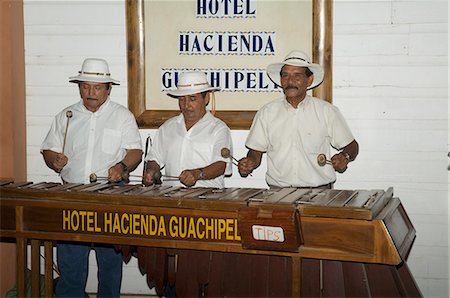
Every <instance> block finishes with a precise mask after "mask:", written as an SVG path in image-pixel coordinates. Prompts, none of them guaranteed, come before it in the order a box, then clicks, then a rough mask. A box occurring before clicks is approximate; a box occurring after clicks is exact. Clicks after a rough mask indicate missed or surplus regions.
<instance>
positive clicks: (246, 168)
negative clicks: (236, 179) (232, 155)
mask: <svg viewBox="0 0 450 298" xmlns="http://www.w3.org/2000/svg"><path fill="white" fill-rule="evenodd" d="M263 154H264V152H261V151H257V150H253V149H249V150H248V152H247V157H244V158H241V159H240V160H239V163H238V170H239V174H240V175H241V176H242V177H247V176H248V175H250V173H251V172H253V170H254V169H256V168H258V167H259V166H260V165H261V159H262V155H263Z"/></svg>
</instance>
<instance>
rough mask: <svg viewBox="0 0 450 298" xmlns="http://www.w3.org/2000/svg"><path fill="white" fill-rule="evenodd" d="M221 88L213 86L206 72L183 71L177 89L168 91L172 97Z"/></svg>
mask: <svg viewBox="0 0 450 298" xmlns="http://www.w3.org/2000/svg"><path fill="white" fill-rule="evenodd" d="M219 90H220V88H218V87H212V86H211V85H210V84H209V83H208V80H207V79H206V74H205V73H204V72H202V71H189V72H183V73H181V75H180V79H179V80H178V83H177V89H176V90H171V91H167V94H168V95H169V96H171V97H179V96H185V95H192V94H196V93H201V92H204V91H219Z"/></svg>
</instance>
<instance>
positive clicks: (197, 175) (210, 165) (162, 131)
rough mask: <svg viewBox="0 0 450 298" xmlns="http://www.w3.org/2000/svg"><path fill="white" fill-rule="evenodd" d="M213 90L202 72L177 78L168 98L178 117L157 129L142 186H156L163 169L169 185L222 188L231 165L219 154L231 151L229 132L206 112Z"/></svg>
mask: <svg viewBox="0 0 450 298" xmlns="http://www.w3.org/2000/svg"><path fill="white" fill-rule="evenodd" d="M216 90H219V88H215V87H212V86H210V85H209V83H208V81H207V79H206V75H205V73H204V72H200V71H192V72H184V73H182V74H181V75H180V80H179V82H178V84H177V89H176V90H173V91H171V92H168V95H169V96H171V97H175V98H177V99H178V106H179V108H180V111H181V114H180V115H178V116H175V117H173V118H171V119H169V120H167V121H166V122H165V123H164V124H163V125H161V127H160V128H159V129H158V131H157V133H156V136H155V138H154V141H153V146H152V147H151V150H150V151H149V153H148V154H147V156H146V158H145V160H146V161H147V165H146V170H145V173H144V184H146V185H152V184H153V183H155V180H157V179H155V174H156V175H157V174H158V173H159V172H160V170H161V168H162V167H165V174H166V177H168V180H169V179H172V180H173V178H174V177H175V179H176V180H177V181H176V183H172V184H177V185H180V183H179V182H181V183H182V184H183V185H185V186H188V187H189V186H196V187H214V188H223V187H224V181H223V178H224V174H229V173H231V161H230V159H229V158H224V157H222V155H221V150H222V149H223V148H231V134H230V129H229V128H228V126H227V125H226V124H225V123H224V122H223V121H222V120H220V119H218V118H216V117H214V116H213V115H212V114H211V113H210V112H209V111H207V110H206V106H207V105H208V103H209V101H210V94H211V93H212V92H213V91H216ZM163 177H164V176H163ZM178 179H179V182H178Z"/></svg>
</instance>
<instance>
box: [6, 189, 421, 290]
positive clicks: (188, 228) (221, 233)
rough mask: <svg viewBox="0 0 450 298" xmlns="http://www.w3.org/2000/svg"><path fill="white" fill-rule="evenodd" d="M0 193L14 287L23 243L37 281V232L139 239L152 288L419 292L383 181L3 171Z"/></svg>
mask: <svg viewBox="0 0 450 298" xmlns="http://www.w3.org/2000/svg"><path fill="white" fill-rule="evenodd" d="M0 197H1V230H0V231H1V236H2V237H12V238H15V239H16V242H17V255H18V291H19V292H18V293H19V295H20V294H23V293H24V292H23V291H24V287H25V282H24V274H25V273H24V272H25V269H26V268H25V266H26V258H27V256H26V245H27V243H28V241H29V240H31V244H32V256H31V259H32V272H33V276H34V279H33V280H36V279H37V278H38V276H39V271H38V270H39V263H38V262H39V261H38V260H39V251H38V249H39V248H38V247H39V243H40V241H44V246H45V251H46V255H47V254H49V255H47V256H46V260H51V259H52V256H51V251H52V241H55V240H63V241H68V240H70V241H81V242H96V243H111V244H115V245H119V246H121V247H122V248H124V250H126V251H127V250H128V246H129V245H132V246H136V247H138V249H137V250H138V256H139V265H140V269H141V271H142V272H143V273H146V274H147V279H148V281H149V284H150V285H154V286H156V289H157V292H158V294H162V288H163V287H164V286H165V285H167V284H170V285H173V286H175V287H176V290H177V295H178V296H180V297H182V296H202V295H204V296H210V297H215V296H253V297H254V296H296V297H298V296H302V297H308V296H310V297H317V296H340V297H346V296H347V297H349V296H365V297H369V296H371V297H380V296H385V297H387V296H390V297H420V296H421V293H420V290H419V289H418V287H417V285H416V283H415V281H414V279H413V278H412V276H411V273H410V272H409V269H408V267H407V264H406V262H405V261H406V259H407V256H408V253H409V251H410V249H411V247H412V243H413V241H414V238H415V230H414V228H413V226H412V224H411V222H410V220H409V218H408V216H407V214H406V212H405V210H404V208H403V206H402V204H401V202H400V200H399V199H398V198H395V197H394V196H393V190H392V188H389V189H388V190H386V191H385V190H334V189H333V190H317V189H303V188H282V189H276V190H273V189H256V188H226V189H209V188H175V187H169V186H163V185H161V186H152V187H144V186H142V185H126V186H118V185H115V184H107V183H91V184H71V183H68V184H59V183H36V184H34V183H29V182H25V183H13V182H10V181H5V182H2V183H1V186H0ZM36 247H37V248H36ZM125 248H126V249H125ZM36 259H37V261H36ZM45 268H46V272H45V273H46V284H47V288H46V289H47V290H46V291H47V294H48V295H51V291H52V286H51V281H52V277H51V276H52V269H51V264H46V267H45ZM36 272H37V273H36ZM34 283H36V281H34ZM35 291H36V289H35Z"/></svg>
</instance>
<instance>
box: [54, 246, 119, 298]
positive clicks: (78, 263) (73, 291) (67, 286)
mask: <svg viewBox="0 0 450 298" xmlns="http://www.w3.org/2000/svg"><path fill="white" fill-rule="evenodd" d="M56 249H57V250H56V254H57V260H58V268H59V271H60V273H61V275H60V277H59V279H58V283H57V284H56V287H55V297H84V296H85V288H86V282H87V277H88V265H89V253H90V251H91V249H94V250H95V252H96V255H97V267H98V289H97V297H119V296H120V286H121V283H122V254H121V253H117V252H116V251H115V249H114V248H113V247H112V246H110V245H95V246H92V245H91V244H85V243H80V244H76V243H58V244H57V245H56Z"/></svg>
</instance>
